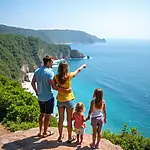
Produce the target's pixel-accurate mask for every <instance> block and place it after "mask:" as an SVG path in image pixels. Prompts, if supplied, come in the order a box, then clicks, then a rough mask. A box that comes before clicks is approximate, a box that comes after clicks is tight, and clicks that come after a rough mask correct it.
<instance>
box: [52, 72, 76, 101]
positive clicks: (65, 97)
mask: <svg viewBox="0 0 150 150" xmlns="http://www.w3.org/2000/svg"><path fill="white" fill-rule="evenodd" d="M72 78H73V72H70V73H69V77H68V79H67V81H66V82H65V83H64V84H61V83H60V82H59V81H58V77H57V76H56V75H55V76H54V80H55V82H56V84H58V86H60V87H62V88H65V89H68V88H70V87H71V80H72ZM56 99H57V100H58V101H59V102H67V101H70V100H73V99H74V95H73V92H72V91H71V92H70V93H65V92H60V91H58V94H57V97H56Z"/></svg>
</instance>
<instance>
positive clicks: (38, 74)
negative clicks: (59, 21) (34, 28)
mask: <svg viewBox="0 0 150 150" xmlns="http://www.w3.org/2000/svg"><path fill="white" fill-rule="evenodd" d="M53 63H54V58H53V57H52V56H48V55H46V56H45V57H44V58H43V64H44V65H43V66H42V67H41V68H39V69H37V70H36V71H35V73H34V76H33V79H32V82H31V85H32V87H33V89H34V90H35V93H36V95H37V96H38V102H39V106H40V117H39V133H38V136H40V137H47V136H50V135H52V134H54V133H53V132H52V131H48V126H49V122H50V115H51V114H53V108H54V97H53V93H52V89H54V90H57V91H58V94H57V97H56V99H57V107H58V113H59V121H58V131H59V137H58V140H57V141H58V142H59V143H61V142H62V139H63V134H62V132H63V122H64V113H65V110H66V114H67V129H68V140H67V143H71V142H72V141H74V140H77V141H76V142H77V145H80V146H81V145H82V144H83V134H84V129H85V122H86V121H88V120H90V118H91V126H92V128H93V134H92V143H91V144H90V147H91V148H93V149H95V148H99V147H100V140H101V137H102V135H101V129H102V125H103V124H104V123H106V103H105V101H104V100H103V91H102V89H100V88H96V89H95V90H94V94H93V99H92V100H91V102H90V109H89V112H88V117H87V118H84V104H83V103H81V102H79V103H77V104H76V105H75V100H74V99H75V97H74V94H73V91H72V88H71V80H72V79H73V78H74V77H75V76H76V75H77V74H78V73H79V72H80V71H81V70H82V69H83V68H86V65H85V64H84V65H82V66H81V67H79V68H78V69H77V70H75V71H74V72H69V66H68V63H67V62H61V63H60V64H59V67H58V72H57V74H56V75H54V72H53V71H52V69H51V68H52V65H53ZM73 121H74V128H75V130H76V134H77V135H76V136H72V122H73ZM43 127H44V131H43Z"/></svg>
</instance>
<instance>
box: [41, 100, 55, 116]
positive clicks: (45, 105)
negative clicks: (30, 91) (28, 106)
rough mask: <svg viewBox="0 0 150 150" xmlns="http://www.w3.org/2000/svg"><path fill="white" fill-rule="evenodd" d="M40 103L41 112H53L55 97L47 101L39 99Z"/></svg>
mask: <svg viewBox="0 0 150 150" xmlns="http://www.w3.org/2000/svg"><path fill="white" fill-rule="evenodd" d="M39 105H40V112H41V114H43V113H45V114H52V113H53V109H54V97H53V98H51V99H50V100H48V101H45V102H42V101H39Z"/></svg>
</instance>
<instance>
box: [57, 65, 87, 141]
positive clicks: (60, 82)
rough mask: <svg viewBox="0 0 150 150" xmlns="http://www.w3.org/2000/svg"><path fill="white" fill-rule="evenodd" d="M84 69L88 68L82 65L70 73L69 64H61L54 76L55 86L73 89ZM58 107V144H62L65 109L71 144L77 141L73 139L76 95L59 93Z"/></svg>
mask: <svg viewBox="0 0 150 150" xmlns="http://www.w3.org/2000/svg"><path fill="white" fill-rule="evenodd" d="M83 68H86V65H85V64H84V65H82V66H81V67H79V68H78V69H77V70H76V71H74V72H69V68H68V63H67V62H61V63H60V64H59V67H58V73H57V74H56V75H55V76H54V82H55V85H57V86H60V87H62V88H65V89H68V88H71V80H72V78H74V77H75V76H76V75H77V74H78V73H79V72H80V71H81V70H82V69H83ZM56 99H57V107H58V113H59V123H58V130H59V137H58V142H62V130H63V122H64V112H65V109H66V111H67V129H68V141H67V142H68V143H71V142H72V141H74V140H75V137H72V114H73V109H74V106H75V102H74V95H73V92H72V90H71V92H68V93H66V92H62V91H58V94H57V97H56Z"/></svg>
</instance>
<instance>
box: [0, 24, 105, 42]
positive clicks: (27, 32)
mask: <svg viewBox="0 0 150 150" xmlns="http://www.w3.org/2000/svg"><path fill="white" fill-rule="evenodd" d="M0 34H19V35H24V36H34V37H39V38H41V39H42V40H44V41H46V42H49V43H58V44H60V43H95V42H106V40H105V39H99V38H97V37H96V36H94V35H90V34H87V33H85V32H83V31H75V30H31V29H23V28H16V27H10V26H6V25H0Z"/></svg>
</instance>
